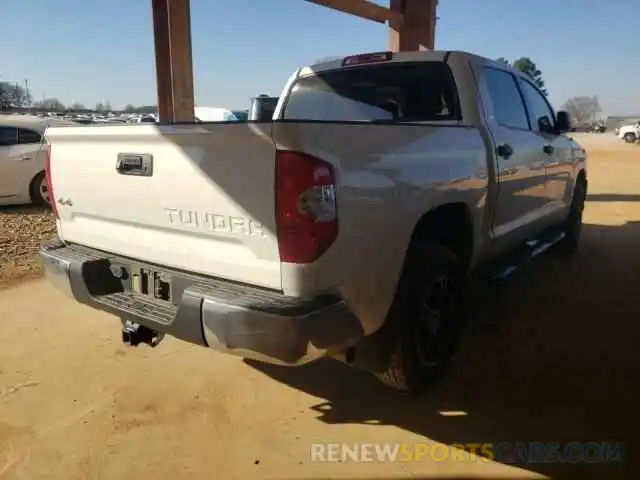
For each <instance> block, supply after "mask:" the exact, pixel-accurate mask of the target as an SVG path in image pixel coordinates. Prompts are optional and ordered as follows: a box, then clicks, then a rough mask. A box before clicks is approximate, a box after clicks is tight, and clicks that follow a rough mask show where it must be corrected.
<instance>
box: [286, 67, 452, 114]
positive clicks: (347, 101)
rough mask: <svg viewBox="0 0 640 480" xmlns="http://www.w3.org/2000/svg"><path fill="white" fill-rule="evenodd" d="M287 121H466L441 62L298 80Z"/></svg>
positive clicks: (289, 100) (320, 74)
mask: <svg viewBox="0 0 640 480" xmlns="http://www.w3.org/2000/svg"><path fill="white" fill-rule="evenodd" d="M282 118H283V119H284V120H309V121H325V122H340V121H343V122H387V121H388V122H438V121H459V120H461V114H460V107H459V103H458V95H457V91H456V86H455V83H454V80H453V75H452V74H451V71H450V70H449V67H448V66H447V64H446V63H444V62H442V61H431V62H410V63H387V64H375V65H364V66H357V67H347V68H342V69H337V70H329V71H326V72H318V73H316V74H313V75H308V76H305V77H301V78H299V79H298V80H297V81H296V82H295V83H294V85H293V87H292V89H291V91H290V93H289V96H288V98H287V101H286V104H285V106H284V112H283V116H282Z"/></svg>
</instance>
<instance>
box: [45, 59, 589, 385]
mask: <svg viewBox="0 0 640 480" xmlns="http://www.w3.org/2000/svg"><path fill="white" fill-rule="evenodd" d="M273 119H275V120H276V121H264V122H237V123H234V122H229V123H219V124H215V123H211V124H202V123H197V124H193V125H189V124H178V125H157V126H156V125H154V126H139V127H135V128H134V127H128V126H112V127H111V126H107V127H101V128H96V127H78V129H76V130H73V131H71V130H68V129H63V128H54V129H50V130H48V131H47V135H46V136H47V140H48V141H49V143H50V157H49V162H50V163H49V168H48V177H49V179H50V185H51V190H52V191H55V197H54V198H55V199H56V201H55V203H54V212H55V214H56V215H57V218H58V221H57V227H58V238H57V239H54V240H53V241H52V242H51V243H49V244H47V245H45V246H43V248H42V250H41V255H42V259H43V262H44V264H45V267H46V270H47V273H48V276H49V278H50V279H51V280H52V281H53V282H54V283H55V284H56V285H58V286H59V287H60V288H61V289H63V290H64V291H65V292H67V293H68V294H70V295H71V296H72V297H73V298H75V299H76V300H77V301H79V302H81V303H84V304H87V305H90V306H92V307H94V308H96V309H100V310H104V311H107V312H109V313H111V314H113V315H115V316H117V317H119V318H120V319H121V322H122V332H123V340H124V341H125V342H126V343H127V344H129V345H137V344H139V343H149V344H151V345H154V346H155V345H157V344H158V342H159V341H160V340H161V339H162V337H163V335H165V334H170V335H173V336H175V337H177V338H180V339H183V340H185V341H189V342H192V343H195V344H198V345H202V346H208V347H211V348H214V349H217V350H221V351H224V352H228V353H233V354H237V355H240V356H243V357H245V358H250V359H254V360H260V361H266V362H270V363H276V364H284V365H300V364H302V363H306V362H309V361H312V360H315V359H318V358H320V357H323V356H332V357H336V358H340V359H342V360H343V361H345V362H347V363H349V364H350V365H353V366H354V367H358V368H363V369H365V370H368V371H370V372H373V373H375V374H376V375H377V377H378V378H379V379H381V380H382V381H383V382H385V383H386V384H388V385H391V386H393V387H395V388H398V389H403V390H411V391H420V390H423V389H425V388H427V387H428V386H430V385H431V384H432V383H433V382H434V381H435V380H437V379H438V378H439V377H440V376H441V375H442V373H443V372H444V370H445V368H446V366H447V364H448V363H449V361H450V359H451V358H452V355H453V353H454V351H455V347H456V345H457V343H458V340H459V338H460V334H461V331H462V327H463V324H464V320H465V315H464V312H465V308H464V307H465V302H466V292H467V283H468V281H469V279H470V278H471V276H472V274H480V273H481V272H489V271H492V270H494V269H496V271H497V273H498V274H499V275H500V276H504V275H507V274H508V273H509V272H510V271H512V270H513V267H514V263H515V257H514V256H513V253H514V252H518V253H519V255H520V256H527V257H531V256H535V255H536V254H538V253H540V252H542V251H544V250H545V249H547V248H549V247H550V246H551V245H554V244H555V245H557V248H558V249H559V250H560V251H563V252H566V253H570V252H573V251H574V250H575V249H576V248H577V246H578V241H579V238H580V231H581V225H582V211H583V207H584V202H585V196H586V192H587V169H586V153H585V151H584V149H582V148H581V147H580V146H579V145H578V144H577V143H576V142H575V141H573V140H572V139H570V138H568V137H567V136H566V135H565V133H566V132H568V131H570V129H571V124H570V118H569V115H568V114H567V113H566V112H557V113H555V112H554V111H553V108H552V107H551V105H550V104H549V102H548V100H547V98H546V96H545V95H544V94H543V93H542V92H541V91H540V90H539V89H538V88H537V86H536V85H535V84H534V83H533V82H532V81H531V79H530V78H529V77H528V76H526V75H524V74H522V73H520V72H518V71H516V70H514V69H512V68H511V67H509V66H508V65H504V64H503V63H499V62H496V61H493V60H489V59H486V58H482V57H478V56H475V55H472V54H468V53H463V52H443V51H431V52H404V53H390V52H382V53H374V54H364V55H356V56H351V57H347V58H344V59H340V60H337V61H330V62H326V63H321V64H317V65H313V66H311V67H305V68H301V69H299V70H298V71H296V72H295V73H294V74H293V75H292V77H291V78H290V79H289V81H288V82H287V84H286V86H285V88H284V91H283V92H282V94H281V95H280V100H279V101H278V104H277V106H276V108H275V111H274V114H273ZM87 151H91V152H92V155H90V156H87V154H86V152H87ZM505 259H509V260H510V261H509V262H508V263H506V264H502V265H501V263H502V262H504V261H505ZM498 267H500V268H498ZM483 274H484V273H483ZM468 313H469V314H471V315H472V314H474V313H475V312H474V311H473V310H471V311H469V312H468ZM549 334H550V335H552V334H553V333H552V332H550V333H549Z"/></svg>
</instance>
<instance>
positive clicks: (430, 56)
mask: <svg viewBox="0 0 640 480" xmlns="http://www.w3.org/2000/svg"><path fill="white" fill-rule="evenodd" d="M382 54H387V55H389V59H387V60H382V61H379V62H370V63H369V62H362V63H361V65H363V64H366V63H369V64H371V65H373V64H376V63H377V64H382V63H407V62H429V61H434V62H438V61H445V60H446V59H447V58H448V57H450V56H456V57H466V58H468V59H469V60H472V61H475V62H477V63H479V64H482V65H486V66H496V67H500V68H507V69H508V70H511V71H513V72H514V73H516V74H518V75H521V72H519V71H518V70H515V69H514V68H511V67H510V66H505V65H504V64H502V63H500V62H498V61H496V60H492V59H490V58H487V57H482V56H480V55H476V54H474V53H470V52H465V51H463V50H429V51H426V50H425V51H417V52H364V53H360V54H354V55H348V56H345V57H339V58H332V59H330V60H325V61H322V62H318V63H315V64H312V65H309V66H307V67H303V68H301V69H300V71H299V75H300V76H306V75H313V74H316V73H319V72H324V71H330V70H340V69H348V68H352V67H355V66H358V63H354V64H352V65H346V66H345V65H344V61H345V59H348V58H355V57H360V56H363V57H366V56H369V55H382Z"/></svg>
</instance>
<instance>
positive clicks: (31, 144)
mask: <svg viewBox="0 0 640 480" xmlns="http://www.w3.org/2000/svg"><path fill="white" fill-rule="evenodd" d="M49 125H55V126H63V125H75V124H74V123H73V122H69V121H64V120H58V119H55V118H38V117H31V116H15V115H11V116H9V115H1V116H0V205H20V204H26V203H33V204H36V205H43V206H48V205H49V204H50V198H49V189H48V188H47V182H46V179H45V174H44V167H45V159H44V156H45V155H44V153H45V149H44V148H43V147H44V141H43V139H44V131H45V130H46V128H47V127H48V126H49Z"/></svg>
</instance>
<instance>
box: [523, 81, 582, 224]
mask: <svg viewBox="0 0 640 480" xmlns="http://www.w3.org/2000/svg"><path fill="white" fill-rule="evenodd" d="M520 86H521V88H522V93H523V94H524V97H525V100H526V103H527V109H528V112H529V120H530V122H531V126H532V129H533V131H534V132H535V133H536V135H537V136H538V141H539V142H540V148H541V149H542V150H543V151H544V152H545V155H546V170H547V183H546V195H547V198H548V201H549V202H550V204H551V206H550V210H551V212H550V213H551V215H550V219H553V218H554V217H555V215H554V213H555V212H558V213H561V212H562V211H563V210H566V208H568V206H569V205H570V203H571V199H572V196H573V191H572V186H573V183H572V179H573V151H572V149H573V148H574V147H573V142H572V141H571V140H569V138H567V137H566V136H565V135H562V134H557V133H555V132H554V131H553V125H554V123H555V113H554V111H553V108H551V105H550V104H549V102H548V101H547V97H546V96H545V95H544V94H543V93H542V92H541V91H540V89H538V87H536V86H535V85H534V84H533V83H532V82H530V81H529V80H526V79H521V80H520Z"/></svg>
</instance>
